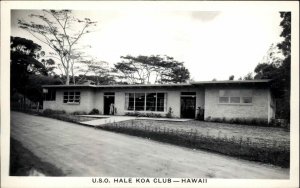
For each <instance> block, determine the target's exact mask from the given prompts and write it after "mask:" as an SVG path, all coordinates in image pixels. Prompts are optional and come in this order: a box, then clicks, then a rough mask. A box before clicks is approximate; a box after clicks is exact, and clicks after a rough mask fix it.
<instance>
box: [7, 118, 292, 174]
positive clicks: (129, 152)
mask: <svg viewBox="0 0 300 188" xmlns="http://www.w3.org/2000/svg"><path fill="white" fill-rule="evenodd" d="M11 121H12V123H11V134H12V137H13V138H15V139H16V140H18V141H20V142H21V143H22V144H23V145H24V147H26V148H27V149H29V150H31V151H32V152H33V153H34V154H35V155H36V156H38V157H39V158H41V159H42V160H44V161H46V162H49V163H51V164H53V165H55V166H56V167H58V168H60V169H61V170H63V172H64V173H65V174H67V176H118V177H122V176H126V177H130V176H134V177H202V178H204V177H210V178H288V176H289V169H283V168H280V167H274V166H271V165H265V164H260V163H255V162H250V161H245V160H239V159H236V158H232V157H228V156H223V155H218V154H214V153H210V152H206V151H201V150H192V149H188V148H183V147H178V146H174V145H169V144H164V143H160V142H155V141H151V140H147V139H143V138H138V137H133V136H127V135H123V134H117V133H112V132H107V131H102V130H99V129H94V128H90V127H85V126H80V125H77V124H72V123H67V122H62V121H59V120H54V119H50V118H45V117H38V116H32V115H28V114H24V113H19V112H12V114H11Z"/></svg>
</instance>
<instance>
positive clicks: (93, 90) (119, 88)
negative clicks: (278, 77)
mask: <svg viewBox="0 0 300 188" xmlns="http://www.w3.org/2000/svg"><path fill="white" fill-rule="evenodd" d="M269 83H270V80H244V81H211V82H192V83H189V84H160V85H158V84H153V85H45V86H43V88H44V89H43V90H44V93H45V99H44V102H43V108H44V109H52V110H65V111H66V112H69V113H71V112H74V111H85V112H87V113H88V112H90V111H91V110H92V109H98V110H99V111H100V114H105V115H109V114H114V115H126V114H128V113H132V112H139V113H155V114H160V115H161V116H165V115H166V114H167V113H168V112H169V111H170V110H171V111H172V117H175V118H195V117H196V116H197V115H199V113H200V111H202V112H203V116H204V119H207V118H226V119H230V118H249V119H251V118H260V119H266V120H268V121H270V120H271V118H274V116H275V105H274V100H273V97H272V94H271V91H270V88H269V85H270V84H269ZM112 109H113V112H112Z"/></svg>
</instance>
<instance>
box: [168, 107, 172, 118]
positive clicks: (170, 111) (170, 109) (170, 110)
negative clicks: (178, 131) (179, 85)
mask: <svg viewBox="0 0 300 188" xmlns="http://www.w3.org/2000/svg"><path fill="white" fill-rule="evenodd" d="M166 117H167V118H172V117H173V110H172V108H171V107H169V110H168V113H167V114H166Z"/></svg>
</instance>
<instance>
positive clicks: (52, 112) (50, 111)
mask: <svg viewBox="0 0 300 188" xmlns="http://www.w3.org/2000/svg"><path fill="white" fill-rule="evenodd" d="M65 113H66V111H64V110H52V109H45V110H44V111H43V115H46V116H47V115H52V114H65Z"/></svg>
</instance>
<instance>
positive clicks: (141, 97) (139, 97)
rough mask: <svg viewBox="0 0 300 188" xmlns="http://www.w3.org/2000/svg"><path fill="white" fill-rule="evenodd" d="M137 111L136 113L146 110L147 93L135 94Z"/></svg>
mask: <svg viewBox="0 0 300 188" xmlns="http://www.w3.org/2000/svg"><path fill="white" fill-rule="evenodd" d="M135 110H136V111H142V110H145V93H136V94H135Z"/></svg>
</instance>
